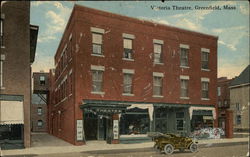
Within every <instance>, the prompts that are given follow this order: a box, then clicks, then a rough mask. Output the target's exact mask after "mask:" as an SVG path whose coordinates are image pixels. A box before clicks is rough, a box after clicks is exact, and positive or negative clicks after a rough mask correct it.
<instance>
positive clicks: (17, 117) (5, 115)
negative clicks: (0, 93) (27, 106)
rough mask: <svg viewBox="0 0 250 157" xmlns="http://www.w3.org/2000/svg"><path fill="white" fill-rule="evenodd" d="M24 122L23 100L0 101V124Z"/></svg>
mask: <svg viewBox="0 0 250 157" xmlns="http://www.w3.org/2000/svg"><path fill="white" fill-rule="evenodd" d="M9 124H24V113H23V101H3V100H1V101H0V125H9Z"/></svg>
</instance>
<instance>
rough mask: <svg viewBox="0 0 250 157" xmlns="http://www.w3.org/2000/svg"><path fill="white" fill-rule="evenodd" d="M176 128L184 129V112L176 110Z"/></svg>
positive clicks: (178, 129)
mask: <svg viewBox="0 0 250 157" xmlns="http://www.w3.org/2000/svg"><path fill="white" fill-rule="evenodd" d="M176 130H177V131H182V130H184V112H176Z"/></svg>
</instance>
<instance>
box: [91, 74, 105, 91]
mask: <svg viewBox="0 0 250 157" xmlns="http://www.w3.org/2000/svg"><path fill="white" fill-rule="evenodd" d="M92 81H93V82H92V92H102V86H103V71H100V70H92Z"/></svg>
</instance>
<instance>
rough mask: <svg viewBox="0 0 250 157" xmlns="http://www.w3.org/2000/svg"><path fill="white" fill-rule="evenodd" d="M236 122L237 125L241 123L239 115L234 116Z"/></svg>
mask: <svg viewBox="0 0 250 157" xmlns="http://www.w3.org/2000/svg"><path fill="white" fill-rule="evenodd" d="M236 123H237V125H240V124H241V115H237V116H236Z"/></svg>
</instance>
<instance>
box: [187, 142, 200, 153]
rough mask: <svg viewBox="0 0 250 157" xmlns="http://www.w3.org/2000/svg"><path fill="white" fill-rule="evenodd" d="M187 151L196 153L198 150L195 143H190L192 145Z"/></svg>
mask: <svg viewBox="0 0 250 157" xmlns="http://www.w3.org/2000/svg"><path fill="white" fill-rule="evenodd" d="M189 149H190V151H191V152H192V153H194V152H197V150H198V145H197V144H195V143H192V144H191V145H190V146H189Z"/></svg>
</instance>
